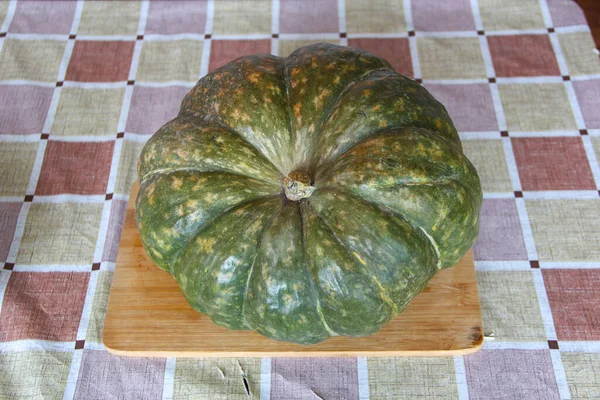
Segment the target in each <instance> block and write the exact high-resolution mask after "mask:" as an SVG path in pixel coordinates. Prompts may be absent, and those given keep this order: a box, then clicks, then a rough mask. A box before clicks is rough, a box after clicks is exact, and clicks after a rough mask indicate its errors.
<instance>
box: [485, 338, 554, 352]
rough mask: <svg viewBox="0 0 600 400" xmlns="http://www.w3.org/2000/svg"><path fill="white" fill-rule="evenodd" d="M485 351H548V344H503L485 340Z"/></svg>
mask: <svg viewBox="0 0 600 400" xmlns="http://www.w3.org/2000/svg"><path fill="white" fill-rule="evenodd" d="M482 349H483V350H511V349H513V350H548V342H501V341H498V340H484V341H483V347H482Z"/></svg>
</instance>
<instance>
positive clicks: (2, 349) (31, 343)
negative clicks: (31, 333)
mask: <svg viewBox="0 0 600 400" xmlns="http://www.w3.org/2000/svg"><path fill="white" fill-rule="evenodd" d="M74 348H75V342H74V341H70V342H55V341H52V340H38V339H27V340H13V341H10V342H0V353H7V352H22V351H35V350H42V351H61V352H66V351H72V350H73V349H74Z"/></svg>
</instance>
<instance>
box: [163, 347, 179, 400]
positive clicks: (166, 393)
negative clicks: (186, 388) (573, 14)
mask: <svg viewBox="0 0 600 400" xmlns="http://www.w3.org/2000/svg"><path fill="white" fill-rule="evenodd" d="M176 363H177V359H176V358H174V357H167V360H166V363H165V377H164V381H163V382H164V383H163V392H162V399H163V400H172V399H173V388H174V385H175V364H176Z"/></svg>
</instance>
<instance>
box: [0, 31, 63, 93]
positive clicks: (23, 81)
mask: <svg viewBox="0 0 600 400" xmlns="http://www.w3.org/2000/svg"><path fill="white" fill-rule="evenodd" d="M2 39H4V38H0V44H2V41H1V40H2ZM1 50H2V47H0V51H1ZM0 85H31V86H40V87H47V88H53V87H56V82H40V81H31V80H27V79H6V80H0Z"/></svg>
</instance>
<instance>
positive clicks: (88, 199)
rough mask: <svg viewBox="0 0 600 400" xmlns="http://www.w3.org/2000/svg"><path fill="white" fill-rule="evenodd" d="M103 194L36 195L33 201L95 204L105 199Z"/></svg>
mask: <svg viewBox="0 0 600 400" xmlns="http://www.w3.org/2000/svg"><path fill="white" fill-rule="evenodd" d="M105 196H106V195H104V194H68V193H67V194H54V195H49V196H41V195H37V196H34V197H33V202H34V203H86V204H97V203H103V202H104V201H105Z"/></svg>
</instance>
